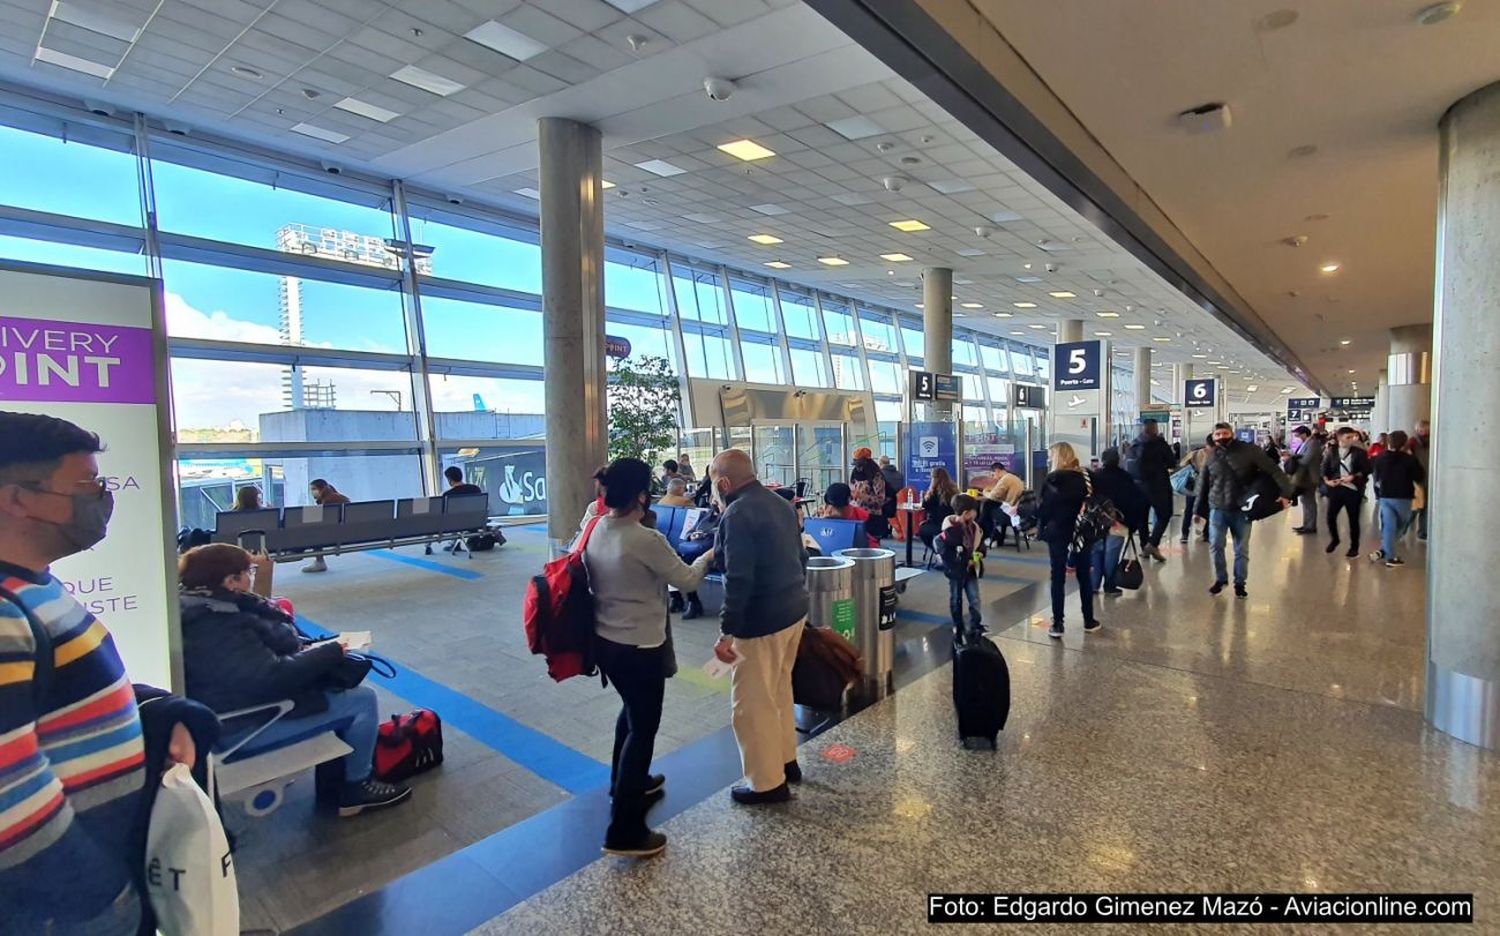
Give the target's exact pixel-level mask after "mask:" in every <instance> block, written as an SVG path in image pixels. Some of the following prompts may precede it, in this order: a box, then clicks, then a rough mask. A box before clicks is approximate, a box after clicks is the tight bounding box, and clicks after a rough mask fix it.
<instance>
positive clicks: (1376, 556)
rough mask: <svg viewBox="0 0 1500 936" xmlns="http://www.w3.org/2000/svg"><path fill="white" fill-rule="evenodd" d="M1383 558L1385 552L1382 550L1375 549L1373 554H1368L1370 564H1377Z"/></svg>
mask: <svg viewBox="0 0 1500 936" xmlns="http://www.w3.org/2000/svg"><path fill="white" fill-rule="evenodd" d="M1384 558H1385V550H1383V549H1377V550H1375V551H1374V552H1372V553H1370V561H1371V562H1379V561H1380V560H1382V559H1384Z"/></svg>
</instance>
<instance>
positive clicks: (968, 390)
mask: <svg viewBox="0 0 1500 936" xmlns="http://www.w3.org/2000/svg"><path fill="white" fill-rule="evenodd" d="M958 378H959V380H961V381H963V385H964V401H965V402H967V403H979V404H980V405H983V404H984V388H983V387H982V386H980V384H979V375H977V374H959V375H958Z"/></svg>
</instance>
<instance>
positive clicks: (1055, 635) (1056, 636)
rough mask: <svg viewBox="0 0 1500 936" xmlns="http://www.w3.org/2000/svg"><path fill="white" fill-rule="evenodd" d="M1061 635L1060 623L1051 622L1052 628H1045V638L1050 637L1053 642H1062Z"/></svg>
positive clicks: (1061, 627)
mask: <svg viewBox="0 0 1500 936" xmlns="http://www.w3.org/2000/svg"><path fill="white" fill-rule="evenodd" d="M1062 635H1063V626H1062V621H1053V622H1052V626H1051V627H1049V628H1047V636H1048V637H1051V638H1052V639H1053V640H1062Z"/></svg>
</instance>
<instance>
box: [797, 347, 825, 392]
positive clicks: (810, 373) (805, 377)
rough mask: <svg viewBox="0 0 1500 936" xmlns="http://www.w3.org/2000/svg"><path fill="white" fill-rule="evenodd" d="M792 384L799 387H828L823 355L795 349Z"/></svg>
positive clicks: (817, 352)
mask: <svg viewBox="0 0 1500 936" xmlns="http://www.w3.org/2000/svg"><path fill="white" fill-rule="evenodd" d="M792 382H793V383H795V384H796V385H797V386H799V387H826V386H828V375H827V374H826V373H824V369H823V353H822V352H821V351H808V350H806V349H805V348H793V349H792Z"/></svg>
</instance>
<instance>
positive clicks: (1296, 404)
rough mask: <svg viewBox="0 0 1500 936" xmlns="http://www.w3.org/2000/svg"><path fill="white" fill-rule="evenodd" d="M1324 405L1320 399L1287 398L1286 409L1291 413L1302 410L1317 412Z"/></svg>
mask: <svg viewBox="0 0 1500 936" xmlns="http://www.w3.org/2000/svg"><path fill="white" fill-rule="evenodd" d="M1322 405H1323V400H1322V398H1320V397H1287V401H1286V409H1287V412H1289V413H1290V412H1296V411H1301V410H1315V409H1317V408H1318V407H1319V406H1322Z"/></svg>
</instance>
